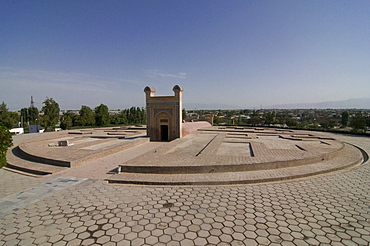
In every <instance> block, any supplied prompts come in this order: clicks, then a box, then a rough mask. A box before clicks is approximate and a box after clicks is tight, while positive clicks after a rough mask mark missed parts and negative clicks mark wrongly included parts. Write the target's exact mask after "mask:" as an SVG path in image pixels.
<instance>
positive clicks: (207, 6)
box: [0, 0, 370, 110]
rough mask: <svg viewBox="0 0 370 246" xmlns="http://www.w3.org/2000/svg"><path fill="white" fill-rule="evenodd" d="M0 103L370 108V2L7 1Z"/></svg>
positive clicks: (1, 25)
mask: <svg viewBox="0 0 370 246" xmlns="http://www.w3.org/2000/svg"><path fill="white" fill-rule="evenodd" d="M0 43H1V45H0V86H1V90H0V101H4V102H5V103H6V104H7V105H8V107H9V108H10V109H12V110H16V109H20V108H23V107H28V106H29V104H30V97H31V96H33V97H34V99H35V101H36V106H37V107H38V108H41V107H42V102H43V101H44V100H45V98H46V97H49V98H50V97H51V98H54V99H55V100H56V101H57V102H58V103H59V105H60V107H61V109H79V108H80V107H81V105H87V106H90V107H96V106H98V105H99V104H100V103H104V104H106V105H108V107H109V108H110V109H124V108H128V107H131V106H140V107H141V106H144V105H145V94H144V92H143V89H144V87H145V86H147V85H149V86H151V87H154V88H155V89H156V90H157V93H156V95H172V94H173V92H172V87H173V86H174V85H175V84H179V85H180V86H182V87H183V88H184V94H183V106H184V107H185V108H187V109H193V108H198V109H199V108H232V107H233V108H254V107H257V108H259V107H260V106H261V105H262V107H265V106H266V107H267V106H270V105H275V104H288V103H313V102H323V101H332V100H346V99H349V98H363V97H370V96H369V92H370V1H360V0H359V1H357V0H356V1H339V0H338V1H337V0H335V1H334V0H333V1H329V0H327V1H293V0H290V1H283V0H282V1H263V0H259V1H253V0H250V1H247V0H241V1H233V0H231V1H217V0H216V1H211V0H208V1H201V0H197V1H162V0H154V1H153V0H149V1H144V0H131V1H130V0H125V1H123V0H122V1H117V0H115V1H94V0H85V1H84V0H79V1H74V0H73V1H68V0H64V1H37V0H34V1H7V0H4V1H0Z"/></svg>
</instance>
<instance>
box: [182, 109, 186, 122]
mask: <svg viewBox="0 0 370 246" xmlns="http://www.w3.org/2000/svg"><path fill="white" fill-rule="evenodd" d="M186 117H187V116H186V110H185V108H183V109H182V120H186Z"/></svg>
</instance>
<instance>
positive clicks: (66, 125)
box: [60, 113, 73, 130]
mask: <svg viewBox="0 0 370 246" xmlns="http://www.w3.org/2000/svg"><path fill="white" fill-rule="evenodd" d="M72 119H73V116H72V114H71V113H65V114H63V116H62V119H61V121H60V128H62V129H63V130H67V129H70V127H71V126H72V125H73V120H72Z"/></svg>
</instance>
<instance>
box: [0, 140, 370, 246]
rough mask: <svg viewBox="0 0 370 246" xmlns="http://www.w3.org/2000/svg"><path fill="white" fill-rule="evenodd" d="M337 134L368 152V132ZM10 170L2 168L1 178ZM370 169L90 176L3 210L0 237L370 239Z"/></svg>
mask: <svg viewBox="0 0 370 246" xmlns="http://www.w3.org/2000/svg"><path fill="white" fill-rule="evenodd" d="M336 138H339V139H340V140H342V141H346V142H349V143H353V144H355V145H358V146H360V147H362V148H363V149H364V150H365V151H367V152H368V153H370V138H365V137H352V136H344V135H336ZM7 175H9V172H7V171H5V170H1V172H0V176H1V178H3V177H5V176H7ZM369 177H370V165H369V161H368V162H367V163H365V164H363V165H361V166H360V167H355V168H352V169H346V170H342V171H340V172H335V173H331V174H326V175H320V176H316V177H311V178H304V179H300V180H295V181H285V182H276V183H267V184H253V185H234V186H194V187H181V186H178V187H176V186H174V187H160V186H130V185H107V184H105V183H103V182H102V181H101V180H93V179H88V180H85V181H82V182H80V183H79V184H76V185H74V186H72V187H67V188H65V189H62V190H59V191H55V192H53V193H51V194H50V195H47V196H45V197H44V198H42V199H40V200H39V201H37V202H34V203H30V204H29V205H28V206H26V207H24V208H20V209H19V210H17V211H15V212H13V213H10V214H7V215H5V216H3V217H1V218H0V245H94V244H95V245H369V243H370V236H369V235H370V208H369V204H370V182H369ZM29 178H30V179H34V178H32V177H29ZM42 179H44V178H42ZM30 185H32V184H30ZM30 185H29V186H30ZM29 186H28V187H29ZM3 188H4V187H1V189H3Z"/></svg>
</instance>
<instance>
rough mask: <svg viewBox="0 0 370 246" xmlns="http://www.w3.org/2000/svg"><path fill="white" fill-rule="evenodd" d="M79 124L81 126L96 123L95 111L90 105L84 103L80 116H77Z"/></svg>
mask: <svg viewBox="0 0 370 246" xmlns="http://www.w3.org/2000/svg"><path fill="white" fill-rule="evenodd" d="M77 124H78V125H80V126H93V125H95V113H94V111H93V110H92V109H91V108H90V107H88V106H85V105H82V106H81V109H80V111H79V117H78V118H77Z"/></svg>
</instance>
